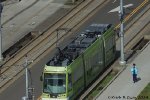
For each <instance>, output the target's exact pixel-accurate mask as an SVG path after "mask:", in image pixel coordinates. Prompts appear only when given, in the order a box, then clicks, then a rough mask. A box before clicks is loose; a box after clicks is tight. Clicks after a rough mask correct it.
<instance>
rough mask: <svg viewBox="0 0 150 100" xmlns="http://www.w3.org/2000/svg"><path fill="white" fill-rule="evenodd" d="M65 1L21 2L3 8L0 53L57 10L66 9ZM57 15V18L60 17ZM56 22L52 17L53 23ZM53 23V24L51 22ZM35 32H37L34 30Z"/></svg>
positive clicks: (35, 0) (37, 0)
mask: <svg viewBox="0 0 150 100" xmlns="http://www.w3.org/2000/svg"><path fill="white" fill-rule="evenodd" d="M65 2H66V0H61V2H58V0H56V1H55V0H21V1H20V2H17V3H13V4H10V5H6V6H4V9H3V12H2V19H1V22H2V41H3V42H2V52H4V51H6V50H7V49H8V48H9V47H11V46H12V45H13V44H15V43H16V42H17V41H19V40H20V39H21V38H23V37H24V36H25V35H26V34H28V33H29V32H31V31H34V29H35V28H36V27H37V26H39V25H40V24H41V23H42V22H43V21H45V20H46V19H47V18H50V16H52V15H53V14H54V13H55V12H56V11H58V10H59V9H62V8H63V10H65V9H68V8H67V7H66V6H65V5H64V4H65ZM61 16H62V15H61ZM61 16H60V15H59V17H61ZM54 20H57V19H56V18H54V17H53V21H54ZM51 23H53V22H51ZM36 31H39V30H37V29H36Z"/></svg>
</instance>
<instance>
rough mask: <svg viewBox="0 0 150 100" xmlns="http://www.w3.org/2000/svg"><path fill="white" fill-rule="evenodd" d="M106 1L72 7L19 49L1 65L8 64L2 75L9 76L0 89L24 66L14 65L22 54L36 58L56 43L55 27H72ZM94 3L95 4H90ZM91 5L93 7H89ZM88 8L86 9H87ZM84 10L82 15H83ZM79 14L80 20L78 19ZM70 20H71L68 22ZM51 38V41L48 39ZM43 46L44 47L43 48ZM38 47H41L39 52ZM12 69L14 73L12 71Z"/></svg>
mask: <svg viewBox="0 0 150 100" xmlns="http://www.w3.org/2000/svg"><path fill="white" fill-rule="evenodd" d="M104 2H106V1H102V2H100V1H99V0H86V1H85V2H83V3H82V4H80V5H79V6H78V7H76V9H73V10H72V11H71V12H70V13H69V14H68V15H67V16H65V17H64V18H62V19H61V20H60V21H59V22H57V23H56V24H55V25H54V26H53V27H51V28H50V29H49V30H48V31H47V32H46V33H44V34H43V35H41V36H39V37H38V38H37V39H35V40H34V41H33V42H32V43H30V44H29V45H28V46H27V47H26V48H24V49H23V50H21V51H20V52H19V53H18V54H17V55H16V56H15V57H14V59H10V60H9V61H7V63H5V64H4V65H3V66H4V67H5V66H10V67H7V69H4V68H3V69H2V73H1V74H2V75H3V74H4V76H7V77H9V78H5V79H4V80H3V81H2V82H0V89H1V90H2V87H4V86H5V85H6V84H7V83H8V82H10V81H11V80H13V78H15V76H17V75H18V74H19V73H20V72H21V71H22V70H23V69H24V68H23V67H17V68H16V67H14V66H16V65H22V64H23V62H24V56H25V55H28V57H29V59H32V60H36V59H37V58H38V57H39V56H40V55H41V54H42V53H43V52H44V51H45V50H47V49H49V48H50V47H51V46H52V45H53V46H54V45H55V43H56V41H57V40H56V39H57V38H56V29H58V28H64V27H68V28H71V29H72V28H74V27H76V26H77V24H79V23H81V22H82V21H84V20H83V19H85V18H86V17H87V15H88V14H90V13H91V12H92V11H93V10H95V9H96V8H97V7H98V6H100V5H101V4H103V3H104ZM90 5H95V6H90ZM91 7H93V8H91ZM87 9H88V10H87ZM83 12H84V16H83ZM79 15H80V18H81V20H79V19H80V18H79ZM70 20H72V21H71V22H70ZM72 22H75V23H74V25H72V24H70V23H72ZM68 33H70V32H66V33H63V34H64V35H63V34H60V35H59V39H62V38H63V36H66V35H67V34H68ZM50 39H51V41H49V40H50ZM43 48H44V49H43ZM40 49H43V50H41V51H40V52H39V50H40ZM33 52H34V53H33ZM35 52H36V53H37V54H38V53H39V54H38V55H37V56H35V55H32V54H35ZM14 69H17V70H19V71H17V70H15V72H16V73H14V71H13V70H14Z"/></svg>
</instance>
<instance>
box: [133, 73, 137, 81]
mask: <svg viewBox="0 0 150 100" xmlns="http://www.w3.org/2000/svg"><path fill="white" fill-rule="evenodd" d="M133 82H134V83H135V82H137V74H133Z"/></svg>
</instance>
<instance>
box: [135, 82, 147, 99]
mask: <svg viewBox="0 0 150 100" xmlns="http://www.w3.org/2000/svg"><path fill="white" fill-rule="evenodd" d="M139 99H141V100H150V83H149V84H148V85H147V86H146V87H145V88H144V90H143V91H142V92H141V93H140V95H138V97H137V99H136V100H139Z"/></svg>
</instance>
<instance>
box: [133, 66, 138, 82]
mask: <svg viewBox="0 0 150 100" xmlns="http://www.w3.org/2000/svg"><path fill="white" fill-rule="evenodd" d="M131 73H132V77H133V82H134V83H135V82H137V74H138V70H137V67H136V64H133V66H132V68H131Z"/></svg>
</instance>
